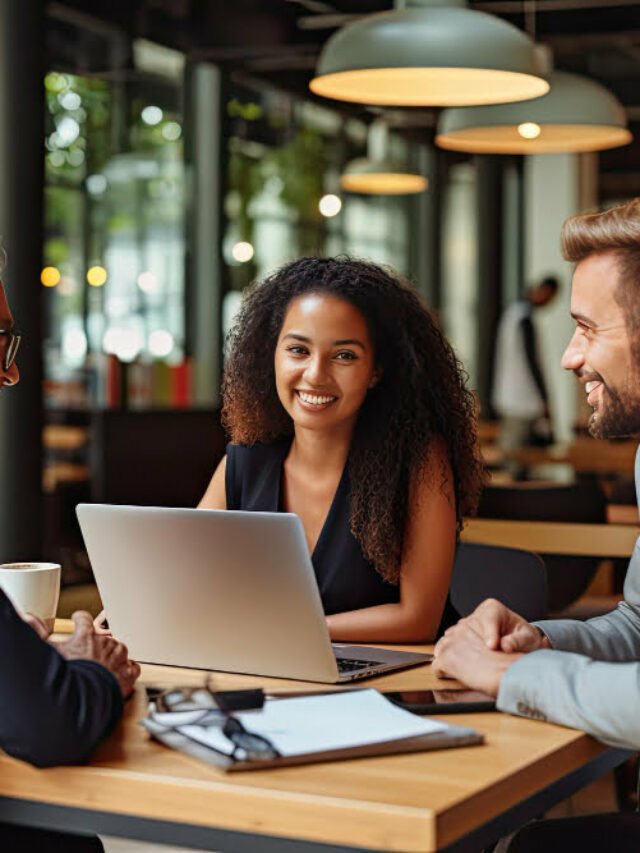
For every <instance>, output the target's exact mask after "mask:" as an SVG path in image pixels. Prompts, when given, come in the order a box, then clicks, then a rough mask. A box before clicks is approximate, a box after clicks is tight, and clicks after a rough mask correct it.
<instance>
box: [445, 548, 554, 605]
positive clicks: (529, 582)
mask: <svg viewBox="0 0 640 853" xmlns="http://www.w3.org/2000/svg"><path fill="white" fill-rule="evenodd" d="M450 595H451V603H452V604H453V606H454V607H455V609H456V610H457V611H458V613H459V614H460V615H461V616H467V615H468V614H469V613H471V612H472V611H473V610H475V608H476V607H477V606H478V605H479V604H480V603H481V602H483V601H484V600H485V598H497V599H498V601H501V602H502V603H503V604H505V605H506V606H507V607H509V608H511V610H515V611H516V613H519V614H520V615H521V616H523V617H524V618H525V619H527V620H528V621H533V620H535V619H545V618H546V616H547V574H546V571H545V567H544V563H543V562H542V560H541V559H540V557H539V556H538V555H537V554H532V553H531V552H530V551H520V550H519V549H517V548H500V547H498V546H497V545H475V544H471V543H469V542H461V543H460V544H459V545H458V550H457V551H456V558H455V562H454V564H453V574H452V577H451V589H450Z"/></svg>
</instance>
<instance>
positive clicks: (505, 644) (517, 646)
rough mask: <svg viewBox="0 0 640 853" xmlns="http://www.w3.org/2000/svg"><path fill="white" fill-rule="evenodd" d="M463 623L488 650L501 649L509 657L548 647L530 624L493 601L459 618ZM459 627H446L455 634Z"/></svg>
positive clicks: (484, 603) (490, 600) (537, 630)
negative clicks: (517, 653)
mask: <svg viewBox="0 0 640 853" xmlns="http://www.w3.org/2000/svg"><path fill="white" fill-rule="evenodd" d="M460 624H464V625H466V626H467V627H468V628H470V629H471V630H472V631H475V633H476V634H477V635H478V636H479V637H480V638H481V639H482V640H483V641H484V642H485V643H486V645H487V648H489V649H493V650H500V651H503V652H507V653H508V654H514V653H516V652H534V651H536V649H548V648H551V645H550V643H549V640H548V639H547V637H545V635H544V634H543V633H542V631H540V630H539V629H538V628H536V627H535V625H531V624H530V623H529V622H527V621H526V619H523V618H522V616H519V615H518V614H517V613H514V612H513V610H509V608H508V607H505V606H504V604H502V603H501V602H499V601H496V599H495V598H488V599H487V600H486V601H483V602H482V604H480V605H478V607H476V609H475V610H474V611H473V613H471V614H470V615H469V616H466V617H465V618H464V619H461V620H460V622H458V625H460ZM458 625H454V627H453V628H449V629H448V630H447V631H446V632H445V637H446V636H447V635H448V634H449V632H450V631H455V630H457V628H458Z"/></svg>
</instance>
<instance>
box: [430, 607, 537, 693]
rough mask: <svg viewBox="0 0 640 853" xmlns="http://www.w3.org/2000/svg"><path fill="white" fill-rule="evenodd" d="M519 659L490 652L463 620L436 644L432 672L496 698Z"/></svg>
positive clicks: (510, 655) (481, 639)
mask: <svg viewBox="0 0 640 853" xmlns="http://www.w3.org/2000/svg"><path fill="white" fill-rule="evenodd" d="M520 657H522V655H520V654H505V652H500V651H493V650H492V649H490V648H489V647H488V644H487V643H486V642H485V641H484V639H483V638H482V637H481V636H480V635H479V634H478V633H476V631H474V630H473V628H471V627H470V625H469V623H468V620H462V621H461V622H458V624H457V625H455V626H454V627H453V628H451V629H450V630H449V631H447V633H446V634H445V636H444V637H441V638H440V640H438V642H437V643H436V647H435V649H434V659H433V664H432V669H433V671H434V673H435V674H436V675H437V676H438V677H439V678H455V679H457V680H458V681H461V682H462V683H463V684H465V685H466V686H467V687H471V688H473V689H474V690H481V691H482V692H483V693H488V694H489V696H497V695H498V690H499V689H500V682H501V681H502V676H503V675H504V674H505V672H506V671H507V669H509V667H510V666H511V665H512V664H513V663H515V662H516V661H517V660H518V659H519V658H520Z"/></svg>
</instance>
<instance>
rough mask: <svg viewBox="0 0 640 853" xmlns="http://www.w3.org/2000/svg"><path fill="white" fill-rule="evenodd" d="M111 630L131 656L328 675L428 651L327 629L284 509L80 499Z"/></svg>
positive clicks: (410, 659) (404, 660) (303, 551)
mask: <svg viewBox="0 0 640 853" xmlns="http://www.w3.org/2000/svg"><path fill="white" fill-rule="evenodd" d="M77 513H78V520H79V522H80V528H81V529H82V535H83V536H84V540H85V544H86V546H87V551H88V553H89V558H90V560H91V565H92V567H93V571H94V574H95V578H96V582H97V584H98V589H99V590H100V595H101V597H102V601H103V603H104V606H105V609H106V611H107V616H108V618H109V625H110V627H111V628H112V630H113V633H114V635H115V636H117V637H118V638H119V639H121V640H123V641H124V642H125V643H126V644H127V645H128V647H129V651H130V654H131V656H132V657H133V658H135V659H136V660H139V661H145V662H148V663H161V664H170V665H174V666H185V667H196V668H202V669H213V670H224V671H227V672H243V673H253V674H256V675H269V676H276V677H280V678H297V679H303V680H305V681H321V682H327V683H335V682H340V681H353V680H355V679H360V678H369V677H371V676H374V675H379V674H380V673H383V672H388V671H390V670H393V669H401V668H403V667H408V666H415V665H416V664H421V663H425V662H427V661H429V660H430V659H431V655H425V654H415V653H411V652H400V651H389V650H386V649H378V648H374V647H370V646H345V645H337V644H336V645H333V646H332V644H331V641H330V640H329V633H328V630H327V626H326V622H325V616H324V612H323V609H322V602H321V600H320V593H319V592H318V586H317V583H316V579H315V575H314V572H313V566H312V564H311V559H310V557H309V551H308V549H307V543H306V540H305V536H304V530H303V527H302V523H301V521H300V519H299V518H298V517H297V516H296V515H293V514H291V513H271V512H234V511H223V510H204V509H165V508H161V507H136V506H109V505H104V504H80V505H79V506H78V508H77Z"/></svg>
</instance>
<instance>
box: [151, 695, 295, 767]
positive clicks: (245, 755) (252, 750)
mask: <svg viewBox="0 0 640 853" xmlns="http://www.w3.org/2000/svg"><path fill="white" fill-rule="evenodd" d="M147 694H148V695H149V699H150V700H151V702H152V709H153V710H152V711H151V713H150V716H152V717H153V718H155V719H156V721H157V722H159V723H160V724H161V725H162V726H163V727H165V728H168V729H173V730H178V729H179V728H180V727H181V726H202V727H203V728H206V727H207V726H216V725H217V726H220V727H221V729H222V734H223V735H224V736H225V737H226V738H227V740H229V741H231V743H232V744H233V751H232V753H231V758H233V759H238V760H240V759H270V758H277V757H278V756H279V755H280V753H279V752H278V750H277V749H276V748H275V746H274V745H273V744H272V743H271V741H270V740H268V739H267V738H265V737H263V736H262V735H258V734H254V733H253V732H250V731H248V730H247V729H246V728H245V727H244V725H243V724H242V723H241V721H240V720H239V719H238V718H237V717H234V716H233V714H232V713H231V711H232V710H233V711H240V710H243V711H248V710H259V709H260V708H262V707H263V705H264V692H263V691H262V690H226V691H225V690H223V691H220V690H214V689H212V687H211V683H210V681H207V682H206V684H205V685H204V687H176V688H172V689H170V690H164V691H155V690H153V689H152V688H147ZM158 714H161V715H162V717H161V719H160V718H158ZM220 724H222V725H220Z"/></svg>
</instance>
